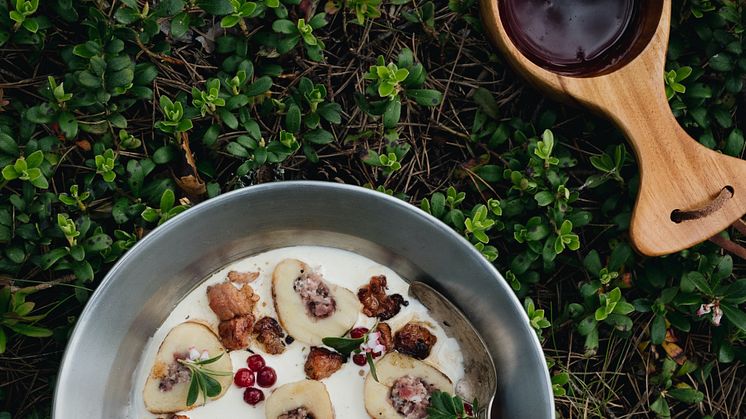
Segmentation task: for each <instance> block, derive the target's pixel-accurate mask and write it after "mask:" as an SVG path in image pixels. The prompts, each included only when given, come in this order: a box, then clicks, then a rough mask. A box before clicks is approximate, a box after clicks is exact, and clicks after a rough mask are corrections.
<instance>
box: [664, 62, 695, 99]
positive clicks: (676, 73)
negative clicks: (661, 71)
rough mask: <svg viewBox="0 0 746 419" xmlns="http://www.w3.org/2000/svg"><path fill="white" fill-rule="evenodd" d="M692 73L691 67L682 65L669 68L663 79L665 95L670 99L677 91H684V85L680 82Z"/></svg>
mask: <svg viewBox="0 0 746 419" xmlns="http://www.w3.org/2000/svg"><path fill="white" fill-rule="evenodd" d="M691 74H692V68H691V67H688V66H684V67H681V68H679V69H678V70H669V71H668V73H666V75H665V77H664V80H665V81H666V97H667V98H668V100H671V99H672V98H673V96H674V95H675V94H677V93H686V86H684V85H683V84H681V82H682V81H684V80H686V78H687V77H689V76H690V75H691Z"/></svg>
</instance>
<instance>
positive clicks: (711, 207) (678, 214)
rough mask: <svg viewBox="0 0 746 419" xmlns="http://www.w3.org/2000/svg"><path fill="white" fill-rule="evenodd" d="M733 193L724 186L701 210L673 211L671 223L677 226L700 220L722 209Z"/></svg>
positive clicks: (728, 187)
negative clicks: (684, 222)
mask: <svg viewBox="0 0 746 419" xmlns="http://www.w3.org/2000/svg"><path fill="white" fill-rule="evenodd" d="M733 193H734V191H733V187H732V186H725V187H724V188H723V189H721V190H720V192H719V193H718V196H717V197H715V199H713V200H712V202H710V203H709V204H707V205H705V206H704V207H702V208H696V209H693V210H679V209H677V210H674V211H673V212H672V213H671V221H673V222H674V223H677V224H678V223H680V222H682V221H690V220H698V219H700V218H704V217H707V216H708V215H710V214H712V213H713V212H715V211H717V210H719V209H720V208H722V207H723V205H725V202H726V201H727V200H729V199H731V198H733Z"/></svg>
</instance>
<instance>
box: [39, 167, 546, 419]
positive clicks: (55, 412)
mask: <svg viewBox="0 0 746 419" xmlns="http://www.w3.org/2000/svg"><path fill="white" fill-rule="evenodd" d="M306 187H311V188H320V189H326V190H337V191H341V192H345V193H353V194H359V195H366V196H367V197H368V198H374V199H376V200H381V201H385V202H386V204H387V205H391V206H395V207H400V208H404V209H405V210H406V211H409V212H411V213H413V214H416V215H417V217H418V218H420V219H422V221H425V222H426V223H428V224H430V225H431V226H433V227H435V228H437V229H438V230H440V231H441V232H442V233H445V234H447V235H450V236H451V238H452V239H453V240H456V241H459V242H461V245H462V246H463V247H464V248H468V249H469V250H468V251H469V252H471V253H472V254H474V255H476V256H478V257H477V258H476V259H475V260H478V261H480V262H479V263H480V265H481V266H480V268H482V269H485V270H487V271H489V272H490V273H491V274H492V276H493V277H494V279H495V285H496V286H497V287H498V288H500V289H501V292H502V293H504V294H505V297H507V298H508V300H509V301H510V304H511V305H512V306H513V307H511V308H512V310H513V311H514V312H515V314H516V315H518V316H520V318H521V320H522V325H521V326H522V328H523V329H525V331H526V332H527V333H530V334H531V335H532V336H533V339H532V343H533V348H532V349H533V350H535V351H538V352H539V353H541V354H543V350H542V348H541V343H540V342H539V340H538V337H537V336H536V334H535V333H534V331H533V329H532V328H531V326H530V320H529V318H528V315H527V314H526V312H525V310H524V309H523V306H522V304H521V303H520V301H519V300H518V298H517V297H516V295H515V294H514V292H513V291H512V289H511V288H510V287H509V286H508V285H507V282H506V281H505V279H504V278H503V277H502V275H501V274H500V273H499V272H498V270H497V269H496V268H495V266H494V265H492V264H491V263H490V262H489V261H487V259H485V258H484V257H483V256H482V255H481V254H480V253H479V251H478V250H477V249H476V248H475V247H474V246H473V245H472V244H471V243H469V242H468V241H467V240H466V239H465V238H464V237H462V236H461V235H460V234H458V233H457V232H455V231H454V230H453V229H452V228H450V227H449V226H447V225H446V224H445V223H443V222H442V221H440V220H439V219H437V218H435V217H433V216H432V215H430V214H428V213H426V212H425V211H422V210H421V209H419V208H417V207H416V206H414V205H411V204H409V203H407V202H405V201H402V200H400V199H398V198H395V197H393V196H390V195H387V194H384V193H381V192H378V191H374V190H370V189H367V188H363V187H358V186H352V185H346V184H340V183H332V182H320V181H282V182H274V183H268V184H261V185H254V186H250V187H246V188H242V189H238V190H235V191H231V192H227V193H224V194H222V195H220V196H218V197H215V198H212V199H209V200H207V201H205V202H202V203H199V204H197V205H195V206H194V207H192V208H190V209H188V210H187V211H185V212H183V213H181V214H179V215H178V216H176V217H174V218H172V219H170V220H168V221H166V222H165V223H164V224H162V225H161V226H159V227H158V228H156V229H154V230H153V231H152V232H150V233H149V234H148V235H146V236H145V237H144V238H142V239H141V240H139V241H138V242H137V243H136V244H135V245H134V246H133V247H132V248H131V249H130V250H129V251H127V252H126V253H125V254H124V255H123V256H122V257H121V258H120V259H119V260H118V261H117V262H116V263H115V264H114V266H113V267H112V268H111V269H110V270H109V272H108V273H107V274H106V276H105V277H104V279H103V280H102V281H101V283H100V285H99V286H98V287H97V289H96V290H95V291H94V292H93V294H92V295H91V297H90V299H89V301H88V303H87V304H86V306H85V307H84V309H83V311H82V313H81V314H80V317H79V318H78V320H77V323H76V325H75V327H74V329H73V332H72V335H71V337H70V339H69V341H68V344H67V348H66V350H65V353H64V356H63V358H62V362H61V366H60V373H59V376H58V380H57V383H56V386H55V391H54V402H53V409H52V416H53V417H55V418H57V419H67V418H62V416H61V415H60V414H59V412H60V410H61V406H62V404H63V401H61V400H60V394H61V393H62V391H63V388H62V387H63V386H65V385H67V384H68V383H67V381H68V379H67V376H68V375H69V372H70V371H71V370H72V369H73V368H74V365H73V359H74V358H75V350H76V348H77V347H78V346H80V345H81V340H82V339H83V338H84V329H85V328H86V325H87V324H88V323H89V322H91V321H95V319H93V318H92V313H93V312H94V311H95V310H96V309H97V308H98V306H99V305H102V304H105V303H106V302H105V301H100V298H99V296H100V295H102V294H105V293H106V290H107V289H108V288H110V287H111V286H113V284H114V282H115V281H116V280H117V277H118V276H119V274H120V271H122V270H123V269H125V268H126V267H127V265H129V264H130V263H132V262H135V261H137V259H138V258H139V257H140V255H141V252H142V250H143V249H146V248H147V247H148V246H149V245H150V244H151V242H157V241H158V240H159V239H160V238H161V237H162V236H165V235H167V234H168V232H169V231H171V230H174V229H179V228H181V225H182V224H186V223H188V222H190V221H192V220H195V219H198V218H199V217H200V216H201V215H202V214H203V213H208V212H210V211H212V210H214V209H215V208H217V207H220V206H221V204H222V203H223V202H225V201H229V200H231V199H235V198H236V197H244V198H246V197H248V196H250V195H255V194H261V193H262V192H266V191H268V190H281V189H292V188H306ZM405 257H406V256H405ZM541 363H542V365H541V368H542V370H543V371H544V374H543V376H544V377H543V380H542V381H543V383H541V386H543V387H544V388H543V389H540V391H542V392H546V393H547V394H548V398H549V400H548V404H549V405H550V407H551V408H549V409H545V410H546V412H547V413H548V416H546V417H548V418H554V417H555V412H554V407H553V406H554V400H553V391H552V386H551V379H550V376H549V371H548V369H547V366H546V361H545V360H544V358H543V356H542V357H541ZM498 368H499V365H498ZM498 374H500V371H499V369H498ZM499 391H500V389H498V392H499Z"/></svg>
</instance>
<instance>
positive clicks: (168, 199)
mask: <svg viewBox="0 0 746 419" xmlns="http://www.w3.org/2000/svg"><path fill="white" fill-rule="evenodd" d="M175 202H176V195H175V194H174V191H172V190H171V189H166V190H165V191H163V195H161V202H160V208H161V212H168V211H171V208H173V207H174V203H175Z"/></svg>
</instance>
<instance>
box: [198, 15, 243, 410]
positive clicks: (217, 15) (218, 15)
mask: <svg viewBox="0 0 746 419" xmlns="http://www.w3.org/2000/svg"><path fill="white" fill-rule="evenodd" d="M197 4H198V5H199V7H200V8H201V9H202V10H204V11H206V12H207V13H209V14H211V15H215V16H223V15H227V14H229V13H231V12H233V6H232V5H231V2H230V0H198V1H197ZM190 406H191V404H190Z"/></svg>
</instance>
